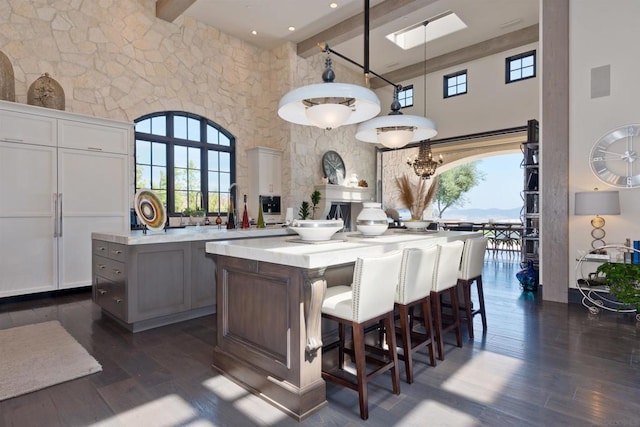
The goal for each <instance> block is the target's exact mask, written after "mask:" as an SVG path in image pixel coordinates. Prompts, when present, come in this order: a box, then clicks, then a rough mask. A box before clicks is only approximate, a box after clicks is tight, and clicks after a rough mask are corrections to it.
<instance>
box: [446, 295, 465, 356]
mask: <svg viewBox="0 0 640 427" xmlns="http://www.w3.org/2000/svg"><path fill="white" fill-rule="evenodd" d="M449 295H450V296H451V312H452V314H453V324H452V325H451V326H449V327H448V328H447V329H449V328H453V329H455V331H456V344H457V345H458V347H462V328H461V327H460V310H456V309H455V307H459V304H458V289H457V287H456V286H452V287H451V288H449Z"/></svg>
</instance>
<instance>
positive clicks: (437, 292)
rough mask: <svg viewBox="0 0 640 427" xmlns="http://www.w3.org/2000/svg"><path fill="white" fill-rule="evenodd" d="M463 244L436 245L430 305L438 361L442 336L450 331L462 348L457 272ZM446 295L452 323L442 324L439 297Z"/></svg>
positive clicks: (442, 355) (457, 242)
mask: <svg viewBox="0 0 640 427" xmlns="http://www.w3.org/2000/svg"><path fill="white" fill-rule="evenodd" d="M463 247H464V242H462V241H455V242H449V243H444V244H441V245H438V259H437V261H436V272H435V279H434V281H433V287H432V289H431V305H432V306H433V328H434V329H435V338H436V344H437V347H438V359H440V360H444V348H443V347H444V334H445V333H446V332H449V331H451V330H454V331H455V333H456V344H457V345H458V347H462V332H461V328H460V310H456V309H455V308H453V307H458V286H457V285H458V270H459V268H460V258H461V257H462V249H463ZM445 293H446V294H448V295H449V298H450V299H451V307H452V310H451V314H452V316H453V321H452V322H451V323H450V324H448V325H446V326H445V325H444V324H443V317H442V302H441V299H440V297H441V296H442V295H444V294H445Z"/></svg>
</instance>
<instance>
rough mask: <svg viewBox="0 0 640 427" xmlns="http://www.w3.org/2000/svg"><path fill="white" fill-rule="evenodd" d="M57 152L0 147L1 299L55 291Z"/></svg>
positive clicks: (44, 148)
mask: <svg viewBox="0 0 640 427" xmlns="http://www.w3.org/2000/svg"><path fill="white" fill-rule="evenodd" d="M56 170H57V165H56V148H55V147H48V146H38V145H27V144H16V143H6V142H0V242H2V245H0V271H1V272H2V273H1V274H0V297H3V296H10V295H18V294H23V293H25V294H26V293H33V292H43V291H50V290H54V289H56V287H57V277H58V261H57V257H58V253H57V239H56V238H54V233H55V227H56V224H57V223H56V216H55V213H56V208H55V197H56V195H57V182H56V180H57V171H56Z"/></svg>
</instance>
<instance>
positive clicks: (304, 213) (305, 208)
mask: <svg viewBox="0 0 640 427" xmlns="http://www.w3.org/2000/svg"><path fill="white" fill-rule="evenodd" d="M298 215H299V216H300V219H307V218H309V216H310V215H311V212H310V211H309V202H307V201H304V202H302V203H301V204H300V209H299V210H298Z"/></svg>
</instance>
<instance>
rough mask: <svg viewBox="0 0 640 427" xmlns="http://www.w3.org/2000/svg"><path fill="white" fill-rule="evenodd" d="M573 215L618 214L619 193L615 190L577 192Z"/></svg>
mask: <svg viewBox="0 0 640 427" xmlns="http://www.w3.org/2000/svg"><path fill="white" fill-rule="evenodd" d="M574 214H575V215H620V193H619V192H617V191H585V192H577V193H576V199H575V209H574Z"/></svg>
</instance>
